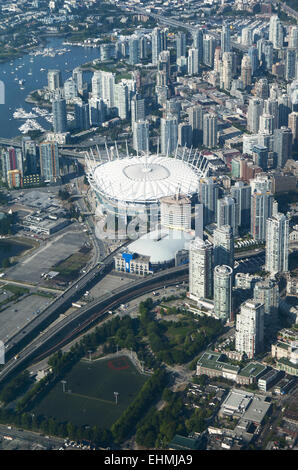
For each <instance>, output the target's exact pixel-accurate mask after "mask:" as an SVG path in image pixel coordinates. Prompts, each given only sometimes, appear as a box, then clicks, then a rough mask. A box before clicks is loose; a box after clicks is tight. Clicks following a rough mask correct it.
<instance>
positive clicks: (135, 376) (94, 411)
mask: <svg viewBox="0 0 298 470" xmlns="http://www.w3.org/2000/svg"><path fill="white" fill-rule="evenodd" d="M64 379H65V380H66V384H64V386H65V390H66V391H65V392H63V384H62V383H61V382H59V383H57V384H56V385H55V387H54V388H53V389H52V390H51V391H50V392H49V394H48V395H47V396H46V397H45V398H44V399H43V400H42V401H41V402H40V403H39V404H38V405H37V406H36V408H35V412H36V413H38V414H42V415H45V416H48V417H50V416H51V417H53V418H56V419H57V421H59V422H63V421H71V422H73V423H74V424H78V425H84V424H90V425H98V426H100V427H101V428H109V427H110V426H111V425H112V424H113V423H114V422H115V421H116V420H117V419H118V418H119V416H120V415H121V414H122V413H123V411H124V410H125V409H126V408H127V406H128V405H129V404H130V403H131V402H132V401H133V399H134V398H135V396H136V394H137V393H138V391H139V390H140V388H141V387H142V385H143V384H144V383H145V382H146V380H147V377H146V376H144V375H142V374H140V373H139V372H138V371H137V369H136V368H135V366H134V365H133V364H132V362H131V361H130V360H129V359H128V358H127V357H124V356H121V357H119V358H114V359H110V360H97V361H92V362H89V361H87V360H83V361H80V362H79V363H78V364H76V365H75V366H74V367H73V369H72V370H71V371H70V372H69V373H68V374H67V375H66V376H65V378H64ZM114 392H118V393H119V395H118V404H117V405H116V398H115V395H114Z"/></svg>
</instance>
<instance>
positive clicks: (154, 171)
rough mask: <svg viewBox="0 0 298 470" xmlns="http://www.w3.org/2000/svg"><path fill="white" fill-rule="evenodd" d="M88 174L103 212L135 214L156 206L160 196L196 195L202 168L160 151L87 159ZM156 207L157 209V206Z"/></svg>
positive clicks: (191, 197)
mask: <svg viewBox="0 0 298 470" xmlns="http://www.w3.org/2000/svg"><path fill="white" fill-rule="evenodd" d="M86 163H87V168H86V171H87V177H88V180H89V183H90V185H91V187H92V188H93V190H94V191H95V192H96V194H97V197H98V199H99V202H100V204H101V206H102V211H103V212H108V213H113V214H115V215H121V214H123V215H124V214H125V215H128V216H129V215H135V214H136V213H140V212H144V211H146V212H147V213H149V211H150V210H151V214H152V207H158V205H159V201H160V199H161V198H163V197H166V196H174V195H176V194H179V193H182V194H184V195H185V196H187V197H189V198H190V199H191V200H192V201H194V199H195V198H196V196H197V191H198V183H199V178H200V177H201V176H202V171H201V170H200V169H199V168H198V167H197V166H195V165H194V164H192V163H189V162H187V161H183V160H182V159H178V158H170V157H164V156H160V155H142V156H138V157H136V156H131V157H129V156H126V157H124V158H117V159H114V160H111V161H108V162H95V160H91V159H87V161H86ZM157 210H158V209H157Z"/></svg>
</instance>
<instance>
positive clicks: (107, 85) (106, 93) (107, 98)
mask: <svg viewBox="0 0 298 470" xmlns="http://www.w3.org/2000/svg"><path fill="white" fill-rule="evenodd" d="M101 98H102V99H103V101H104V103H105V104H106V105H107V107H108V108H113V106H115V74H114V73H112V72H103V71H101Z"/></svg>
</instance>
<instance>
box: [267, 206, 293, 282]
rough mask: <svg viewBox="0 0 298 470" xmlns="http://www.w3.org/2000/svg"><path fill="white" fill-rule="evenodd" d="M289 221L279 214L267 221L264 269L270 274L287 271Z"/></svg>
mask: <svg viewBox="0 0 298 470" xmlns="http://www.w3.org/2000/svg"><path fill="white" fill-rule="evenodd" d="M288 257H289V220H288V218H287V217H286V216H285V215H284V214H281V213H279V212H278V213H277V214H275V215H273V216H272V217H270V218H268V219H267V229H266V262H265V269H266V271H268V272H270V273H271V274H277V273H282V272H287V271H288Z"/></svg>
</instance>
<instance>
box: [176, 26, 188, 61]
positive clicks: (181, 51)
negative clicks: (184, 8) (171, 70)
mask: <svg viewBox="0 0 298 470" xmlns="http://www.w3.org/2000/svg"><path fill="white" fill-rule="evenodd" d="M176 54H177V56H176V57H177V59H179V58H180V57H181V56H182V57H185V56H186V35H185V33H182V32H181V31H179V32H178V33H177V34H176Z"/></svg>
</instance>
